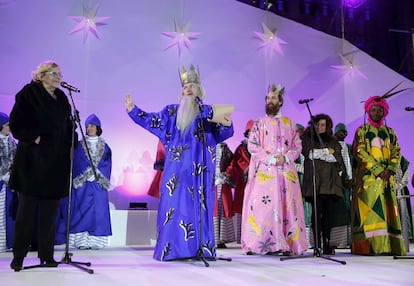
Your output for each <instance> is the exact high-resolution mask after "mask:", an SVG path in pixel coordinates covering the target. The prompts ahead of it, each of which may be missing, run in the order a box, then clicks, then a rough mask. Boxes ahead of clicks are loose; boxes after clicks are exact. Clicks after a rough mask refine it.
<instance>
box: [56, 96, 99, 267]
mask: <svg viewBox="0 0 414 286" xmlns="http://www.w3.org/2000/svg"><path fill="white" fill-rule="evenodd" d="M68 91H69V98H70V100H71V104H72V109H73V110H74V112H73V113H74V115H73V116H72V121H73V124H72V142H71V148H70V174H69V179H70V180H69V196H68V209H67V221H66V244H65V254H64V255H63V257H62V260H61V261H60V262H59V264H68V265H72V266H74V267H77V268H79V269H81V270H83V271H86V272H87V273H89V274H93V273H94V271H93V269H90V268H87V267H84V266H83V265H85V266H91V265H92V264H91V263H90V262H79V261H72V256H73V253H69V232H70V215H71V206H72V203H71V201H72V179H73V178H72V176H73V159H74V151H75V146H74V144H75V142H74V141H75V140H74V138H75V127H76V124H77V125H78V126H79V128H80V131H81V134H82V140H83V142H85V147H86V151H87V152H86V153H87V155H88V159H89V162H90V165H91V167H92V171H93V174H94V176H95V179H97V178H98V177H97V174H96V169H95V166H94V165H93V163H92V157H91V154H90V151H89V147H88V144H86V140H85V134H84V132H83V129H82V125H81V124H80V118H79V112H78V110H77V109H76V106H75V102H74V101H73V97H72V92H71V90H70V89H69V88H68Z"/></svg>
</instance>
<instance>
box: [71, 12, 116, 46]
mask: <svg viewBox="0 0 414 286" xmlns="http://www.w3.org/2000/svg"><path fill="white" fill-rule="evenodd" d="M98 8H99V5H97V6H95V7H93V8H90V7H87V6H85V5H84V6H83V16H69V18H71V19H72V20H74V21H75V22H78V24H77V25H76V26H75V28H73V29H72V30H71V31H70V32H69V34H73V33H77V32H80V31H83V43H85V41H86V39H87V38H88V35H89V33H92V34H93V35H94V36H95V37H96V38H97V39H99V36H98V27H99V26H104V25H107V23H105V22H104V21H105V20H107V19H109V18H111V17H96V14H97V12H98Z"/></svg>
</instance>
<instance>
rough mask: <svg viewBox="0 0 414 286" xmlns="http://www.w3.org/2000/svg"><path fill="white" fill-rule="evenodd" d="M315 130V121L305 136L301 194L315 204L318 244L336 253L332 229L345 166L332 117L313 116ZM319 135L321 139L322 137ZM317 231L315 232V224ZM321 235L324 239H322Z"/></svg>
mask: <svg viewBox="0 0 414 286" xmlns="http://www.w3.org/2000/svg"><path fill="white" fill-rule="evenodd" d="M314 122H315V129H316V130H315V131H316V132H313V133H312V127H311V126H312V124H311V125H310V126H309V127H308V128H307V129H306V130H305V132H304V134H303V136H302V154H303V156H304V157H305V163H304V170H305V172H304V177H303V185H302V194H303V196H304V197H305V200H306V201H308V202H310V203H312V230H313V236H314V241H315V242H316V241H317V242H318V244H316V243H315V247H317V248H318V249H319V248H320V247H321V242H322V245H323V254H335V249H334V248H333V247H332V246H331V245H330V243H329V240H330V232H331V227H332V221H333V217H332V215H333V214H334V213H335V211H334V209H333V206H334V205H335V204H334V202H335V201H336V200H339V199H341V200H343V198H344V195H343V192H342V181H341V177H340V175H339V170H340V169H339V166H341V165H342V155H341V150H342V148H341V145H340V144H339V142H338V140H337V139H336V138H335V136H333V134H332V119H331V117H330V116H329V115H327V114H318V115H316V116H315V117H314ZM319 138H320V140H319ZM312 161H314V163H315V192H316V202H317V206H316V209H317V212H316V216H317V220H318V221H317V222H315V215H314V204H313V200H314V194H313V193H314V189H313V163H312ZM316 225H317V226H318V230H317V231H315V226H316ZM321 235H322V240H321Z"/></svg>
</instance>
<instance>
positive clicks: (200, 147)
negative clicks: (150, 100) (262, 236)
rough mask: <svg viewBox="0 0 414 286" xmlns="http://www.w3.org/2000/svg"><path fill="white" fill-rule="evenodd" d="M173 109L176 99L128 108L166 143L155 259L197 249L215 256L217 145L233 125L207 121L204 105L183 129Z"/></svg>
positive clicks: (208, 112)
mask: <svg viewBox="0 0 414 286" xmlns="http://www.w3.org/2000/svg"><path fill="white" fill-rule="evenodd" d="M177 109H178V105H168V106H166V107H165V108H164V109H163V110H162V111H161V112H154V113H147V112H145V111H142V110H141V109H139V108H138V107H136V106H135V107H134V108H133V109H132V110H131V111H130V112H129V113H128V115H129V116H130V117H131V119H132V120H133V121H134V122H135V123H137V124H138V125H140V126H141V127H143V128H145V129H147V130H148V131H150V132H151V133H153V134H154V135H156V136H157V137H158V138H159V139H160V140H161V141H162V143H163V144H164V146H165V152H166V157H165V166H164V173H163V176H162V182H161V190H160V191H161V197H160V205H159V209H158V217H157V242H156V246H155V250H154V259H156V260H160V261H169V260H175V259H186V258H194V257H198V256H200V254H201V253H199V250H201V249H202V250H203V254H201V255H203V256H204V257H206V258H209V257H210V258H212V259H214V257H215V256H216V250H215V242H214V233H213V211H214V196H215V191H214V176H215V148H216V144H217V143H220V142H222V141H224V140H226V139H227V138H229V137H231V136H232V135H233V132H234V130H233V125H231V126H229V127H225V126H221V125H219V124H216V123H213V122H210V121H209V120H208V119H211V118H213V108H212V107H211V106H209V105H203V106H202V110H201V112H199V114H198V116H197V118H196V119H195V120H194V121H193V123H191V125H190V127H189V128H188V130H187V132H186V133H185V134H182V133H181V132H180V130H178V128H177V127H176V118H177ZM201 123H202V124H201ZM203 133H204V134H205V139H206V143H205V142H204V139H203V138H204V136H203ZM200 229H201V230H202V231H200Z"/></svg>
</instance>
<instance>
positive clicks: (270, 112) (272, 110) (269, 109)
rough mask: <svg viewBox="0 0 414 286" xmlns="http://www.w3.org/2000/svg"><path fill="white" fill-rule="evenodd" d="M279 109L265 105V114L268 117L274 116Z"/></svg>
mask: <svg viewBox="0 0 414 286" xmlns="http://www.w3.org/2000/svg"><path fill="white" fill-rule="evenodd" d="M279 109H280V106H279V105H273V104H271V103H269V104H266V114H267V115H269V116H275V115H276V114H277V113H278V112H279Z"/></svg>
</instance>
